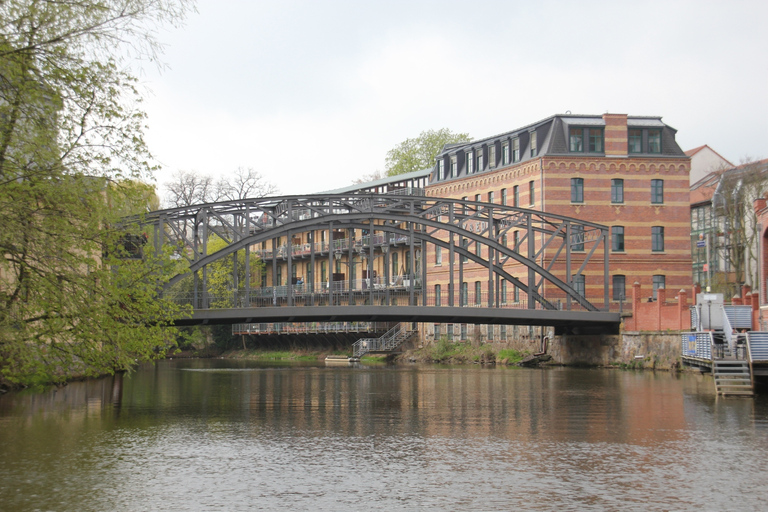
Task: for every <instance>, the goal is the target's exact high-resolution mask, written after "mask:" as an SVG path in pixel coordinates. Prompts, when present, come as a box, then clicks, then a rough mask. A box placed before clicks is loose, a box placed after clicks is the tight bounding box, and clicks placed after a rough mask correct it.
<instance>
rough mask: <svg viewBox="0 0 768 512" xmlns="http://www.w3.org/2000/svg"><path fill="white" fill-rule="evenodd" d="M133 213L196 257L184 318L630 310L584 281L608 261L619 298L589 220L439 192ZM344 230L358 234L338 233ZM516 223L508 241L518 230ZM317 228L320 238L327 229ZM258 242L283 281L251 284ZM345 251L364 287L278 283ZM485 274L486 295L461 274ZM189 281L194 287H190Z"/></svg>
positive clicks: (175, 281)
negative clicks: (441, 261)
mask: <svg viewBox="0 0 768 512" xmlns="http://www.w3.org/2000/svg"><path fill="white" fill-rule="evenodd" d="M129 221H131V222H139V223H141V224H143V225H144V229H145V231H146V232H147V233H148V235H149V237H150V243H152V244H153V245H154V247H155V250H157V251H159V250H160V249H161V248H162V247H163V246H167V245H171V246H173V247H175V251H176V254H177V257H178V258H185V259H186V260H187V261H188V263H189V267H188V270H187V272H185V273H183V274H179V275H176V276H175V277H173V278H172V279H171V280H170V282H169V283H168V284H167V285H166V287H165V290H164V295H165V297H166V298H171V299H174V300H180V301H185V302H188V303H190V304H192V305H193V309H194V314H193V316H192V318H188V319H179V321H178V322H177V324H178V325H183V324H195V323H234V322H270V321H316V320H329V319H330V320H336V319H344V320H379V321H381V320H397V321H406V320H407V321H426V322H446V323H447V322H461V323H488V324H497V323H501V324H518V325H552V326H555V327H556V328H559V329H560V330H561V331H562V330H567V328H568V327H574V326H582V327H588V326H591V327H595V326H597V327H598V330H601V331H606V330H609V331H615V330H616V329H617V328H618V324H619V321H620V319H619V315H618V313H610V312H609V311H607V308H606V310H604V311H601V310H599V309H598V307H596V306H595V305H593V304H592V303H591V302H589V301H588V300H587V299H586V298H585V297H584V294H583V288H582V289H581V290H579V289H577V283H578V282H579V276H582V275H583V272H584V270H585V268H586V267H587V265H590V267H591V268H592V269H594V268H595V266H597V267H598V268H602V273H603V304H605V305H607V304H609V298H608V294H609V288H608V282H609V273H608V268H609V267H608V254H609V250H608V244H609V234H608V228H607V227H605V226H602V225H599V224H595V223H592V222H588V221H583V220H580V219H574V218H569V217H565V216H560V215H553V214H548V213H544V212H539V211H535V210H528V209H523V208H515V207H510V206H503V205H498V204H493V203H483V202H477V201H467V200H457V199H450V198H440V197H425V196H416V195H405V194H404V195H397V194H385V195H376V194H319V195H293V196H281V197H266V198H256V199H243V200H235V201H226V202H219V203H209V204H201V205H194V206H189V207H182V208H173V209H168V210H161V211H155V212H151V213H148V214H146V215H144V216H142V217H135V218H132V219H129ZM335 232H336V233H338V232H346V233H349V237H348V238H346V239H341V240H339V239H335V238H334V233H335ZM513 232H515V233H516V235H515V240H514V242H513V244H512V247H509V246H508V245H509V244H508V243H507V235H508V234H510V233H513ZM305 233H306V239H307V240H308V243H306V244H301V245H299V246H298V247H297V246H295V245H292V243H291V242H292V240H293V237H294V236H296V235H297V234H299V235H300V234H305ZM355 233H358V235H357V237H356V235H355ZM318 234H319V235H320V238H321V240H316V238H317V236H318ZM211 235H216V236H217V237H218V238H219V239H221V240H222V241H223V244H222V243H221V242H219V243H218V245H217V247H216V250H212V248H210V247H209V241H210V240H211ZM281 240H285V241H286V242H285V243H284V244H281ZM222 245H223V246H222ZM430 245H432V246H434V247H435V248H437V247H439V248H440V249H435V250H440V251H441V252H442V251H447V255H448V269H449V270H448V271H447V276H443V277H442V278H441V279H442V282H441V286H445V287H446V288H447V293H443V292H442V291H441V292H440V293H439V294H437V292H436V291H435V293H434V294H433V293H432V288H430V286H432V287H433V288H434V283H430V282H429V280H430V276H431V272H429V271H428V268H427V258H426V254H427V249H428V247H429V246H430ZM472 246H474V247H475V250H474V251H472V250H471V247H472ZM396 250H399V251H402V252H404V253H405V257H406V258H407V259H408V261H409V262H413V264H412V265H409V268H408V269H406V273H405V275H404V276H399V279H400V280H399V281H398V282H393V281H392V280H391V276H389V268H390V254H391V253H393V252H394V251H396ZM254 252H255V253H257V255H258V256H259V257H260V258H261V260H262V261H263V262H264V264H265V265H266V267H267V268H270V267H271V270H272V272H271V276H272V280H273V282H272V283H271V284H272V286H265V285H266V284H267V283H264V282H262V283H261V286H260V287H251V283H250V281H251V279H249V278H248V279H243V278H240V279H238V257H237V254H238V253H240V254H242V253H244V254H245V258H244V265H245V271H244V273H242V270H241V271H240V272H241V274H243V275H245V276H250V275H251V270H252V269H251V268H250V265H251V261H252V257H251V256H252V254H253V253H254ZM342 258H343V259H345V260H346V262H344V264H345V265H347V266H348V267H350V268H351V266H352V265H353V264H354V263H353V261H354V259H355V258H358V259H359V260H360V266H362V267H363V274H364V275H367V276H368V278H364V279H362V280H360V283H358V285H357V286H356V285H355V283H354V282H352V281H350V282H349V283H342V284H339V283H336V282H334V281H335V277H330V278H328V279H327V280H325V281H324V282H319V283H318V282H316V280H314V279H311V280H310V282H309V283H298V284H297V283H296V282H295V280H293V281H291V282H289V283H288V284H286V285H282V284H281V283H280V282H277V283H275V282H274V280H275V276H276V275H279V274H278V266H281V269H282V268H283V267H284V268H286V274H285V275H287V276H292V275H294V267H295V266H296V265H297V263H298V262H306V263H308V264H309V268H312V269H314V268H315V263H316V262H320V261H327V262H328V267H327V268H328V269H329V270H330V269H331V268H333V267H332V265H333V263H334V261H337V260H341V259H342ZM377 258H383V260H384V263H383V269H384V274H385V275H384V276H383V278H382V276H376V272H375V271H374V261H375V260H376V259H377ZM230 259H231V269H232V273H231V278H230V279H229V284H228V289H227V292H226V297H221V296H214V295H212V293H211V290H210V283H209V280H210V275H209V274H210V268H211V266H212V265H215V264H218V265H219V267H221V265H222V262H226V263H225V264H226V265H229V264H230V263H229V260H230ZM366 261H367V268H366V264H365V263H364V262H366ZM313 272H314V270H313ZM480 274H482V276H483V282H482V284H483V285H484V287H485V289H486V292H485V293H484V294H483V297H482V301H481V300H480V298H479V297H480V295H478V294H476V297H475V303H474V304H472V305H471V306H470V304H469V303H468V297H467V295H468V291H467V288H466V284H464V285H462V283H465V277H467V276H469V275H471V276H472V277H473V278H475V279H477V278H478V275H480ZM370 277H374V278H375V279H370ZM182 282H186V283H187V286H186V288H184V290H186V291H185V292H184V293H181V294H180V292H179V288H180V284H181V283H182ZM476 282H477V281H476ZM507 283H508V284H510V285H511V286H513V287H514V288H517V289H518V290H519V291H522V292H523V295H524V296H525V300H521V301H518V302H516V303H515V304H514V305H510V304H509V303H508V301H507V300H506V290H507V288H506V287H507ZM545 284H546V287H545ZM182 288H183V287H182ZM545 288H546V293H544V292H545ZM478 289H479V288H478ZM476 293H477V292H476ZM593 330H594V329H593Z"/></svg>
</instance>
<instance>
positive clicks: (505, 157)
mask: <svg viewBox="0 0 768 512" xmlns="http://www.w3.org/2000/svg"><path fill="white" fill-rule="evenodd" d="M501 162H502V164H503V165H509V142H505V143H504V144H502V145H501Z"/></svg>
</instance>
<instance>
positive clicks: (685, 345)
mask: <svg viewBox="0 0 768 512" xmlns="http://www.w3.org/2000/svg"><path fill="white" fill-rule="evenodd" d="M680 341H681V345H682V354H683V357H693V358H696V359H705V360H708V361H711V360H712V345H713V344H714V339H713V337H712V332H710V331H698V332H682V333H680Z"/></svg>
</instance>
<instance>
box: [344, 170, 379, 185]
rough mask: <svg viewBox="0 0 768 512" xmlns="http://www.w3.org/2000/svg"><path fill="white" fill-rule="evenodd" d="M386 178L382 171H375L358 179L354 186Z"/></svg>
mask: <svg viewBox="0 0 768 512" xmlns="http://www.w3.org/2000/svg"><path fill="white" fill-rule="evenodd" d="M384 177H385V174H384V173H383V172H381V171H380V170H376V171H373V172H371V173H369V174H363V175H362V176H361V177H359V178H356V179H354V180H352V184H353V185H362V184H363V183H368V182H369V181H376V180H380V179H382V178H384Z"/></svg>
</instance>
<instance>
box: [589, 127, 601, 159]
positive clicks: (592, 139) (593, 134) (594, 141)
mask: <svg viewBox="0 0 768 512" xmlns="http://www.w3.org/2000/svg"><path fill="white" fill-rule="evenodd" d="M589 152H590V153H602V152H603V129H602V128H590V129H589Z"/></svg>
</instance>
